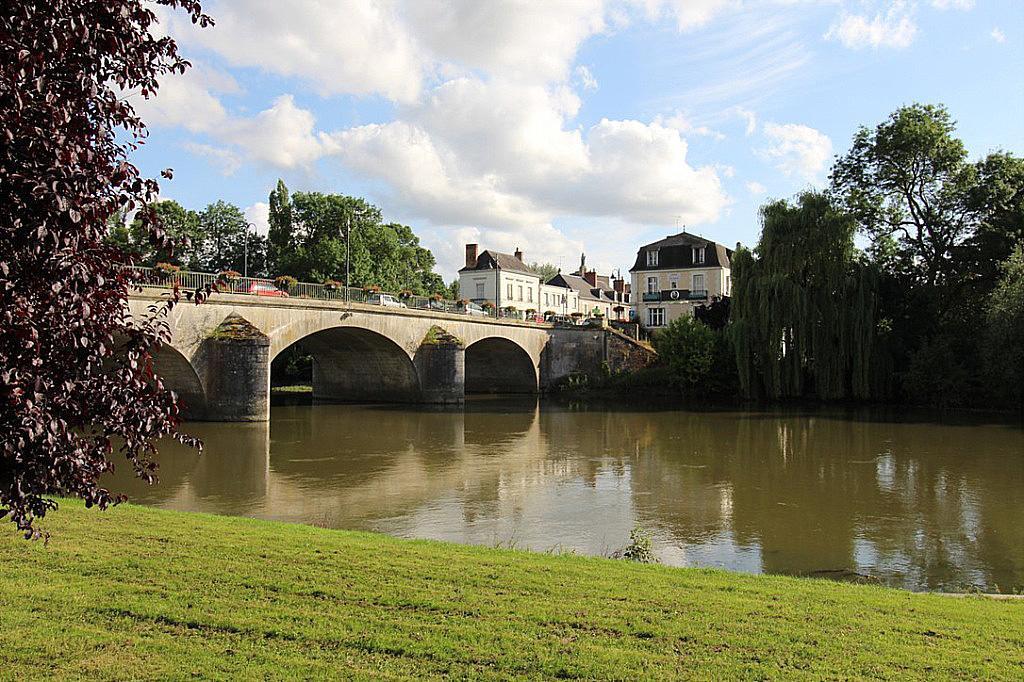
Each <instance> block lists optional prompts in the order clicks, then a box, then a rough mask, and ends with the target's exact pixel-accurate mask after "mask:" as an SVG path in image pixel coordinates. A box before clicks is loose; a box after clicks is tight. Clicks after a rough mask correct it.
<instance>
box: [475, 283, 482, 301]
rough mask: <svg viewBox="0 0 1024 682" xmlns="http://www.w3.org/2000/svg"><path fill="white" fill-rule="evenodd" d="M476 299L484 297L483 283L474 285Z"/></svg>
mask: <svg viewBox="0 0 1024 682" xmlns="http://www.w3.org/2000/svg"><path fill="white" fill-rule="evenodd" d="M476 297H477V298H483V297H484V283H483V282H477V283H476Z"/></svg>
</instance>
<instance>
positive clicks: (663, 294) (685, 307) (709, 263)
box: [629, 232, 733, 328]
mask: <svg viewBox="0 0 1024 682" xmlns="http://www.w3.org/2000/svg"><path fill="white" fill-rule="evenodd" d="M732 253H733V252H732V251H730V250H729V249H727V248H725V247H724V246H722V245H721V244H717V243H715V242H713V241H710V240H708V239H704V238H703V237H698V236H696V235H693V234H690V233H688V232H680V233H679V234H675V235H671V236H669V237H666V238H664V239H662V240H660V241H657V242H653V243H651V244H646V245H645V246H641V247H640V250H639V251H637V254H636V262H635V263H634V264H633V267H632V268H630V269H629V272H630V274H632V277H633V282H632V285H633V286H632V294H633V299H634V301H635V303H636V308H637V318H638V320H639V322H640V323H641V324H643V325H644V326H646V327H648V328H657V327H664V326H665V325H667V324H669V323H670V322H672V321H673V320H675V319H676V318H679V317H682V316H683V315H693V310H694V308H695V307H696V306H698V305H704V304H706V303H708V302H709V301H711V300H712V299H714V298H721V297H723V296H731V295H732V275H731V264H730V259H731V258H732Z"/></svg>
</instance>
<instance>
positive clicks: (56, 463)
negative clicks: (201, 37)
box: [0, 0, 211, 538]
mask: <svg viewBox="0 0 1024 682" xmlns="http://www.w3.org/2000/svg"><path fill="white" fill-rule="evenodd" d="M5 5H6V9H5V10H4V12H3V13H2V14H0V517H5V518H9V520H10V521H13V523H14V524H16V525H17V527H18V529H19V530H21V531H22V532H24V534H25V536H26V537H29V538H30V537H37V536H39V534H40V532H39V529H38V523H37V520H38V518H39V517H42V516H43V515H44V514H45V513H46V511H47V510H49V509H53V508H55V506H56V504H55V503H54V502H53V500H52V498H53V497H55V496H75V497H81V498H82V499H84V500H85V502H86V505H88V506H92V505H97V506H99V507H101V508H104V507H106V506H107V505H110V504H113V503H117V502H119V501H120V500H121V499H123V498H122V497H121V496H119V495H116V494H113V493H111V492H110V491H108V490H105V489H104V488H103V487H101V485H100V483H99V479H100V476H101V475H102V474H103V473H104V472H106V471H108V470H109V469H111V467H112V466H113V461H112V458H113V457H114V455H115V452H119V453H120V454H121V455H123V456H124V457H126V459H127V461H128V462H129V463H130V465H131V466H132V467H133V468H134V470H135V472H136V473H137V474H138V475H139V476H140V477H142V478H144V479H146V480H152V479H153V478H154V473H155V469H156V466H155V463H154V462H153V455H154V454H155V452H156V443H157V441H158V440H159V439H161V438H165V437H173V438H176V439H178V440H179V441H181V442H182V443H186V444H188V445H192V446H196V447H199V446H200V444H199V443H198V441H196V440H195V439H192V438H189V437H187V436H184V435H182V434H180V433H179V432H178V426H179V423H180V417H179V410H178V406H177V402H176V397H175V395H174V394H173V393H172V392H171V391H170V390H169V389H168V388H167V387H166V386H164V384H163V383H162V382H161V380H160V378H159V377H157V376H155V375H154V373H153V363H152V358H151V356H150V351H151V349H152V348H153V347H154V346H155V345H156V344H159V343H161V342H162V341H165V340H166V339H167V335H168V333H169V327H168V325H167V322H166V316H167V312H168V311H169V310H170V308H171V307H173V306H174V305H175V304H176V303H178V302H179V301H180V300H181V298H182V296H183V294H182V293H181V292H179V291H177V290H175V291H174V292H172V293H171V294H170V295H169V297H168V299H167V301H166V302H165V303H162V304H160V305H157V306H153V307H151V308H150V313H149V316H148V318H147V319H145V320H141V321H139V320H133V319H132V317H131V316H130V315H129V314H128V312H127V305H126V303H127V296H128V292H129V290H130V288H131V287H132V286H133V285H135V280H134V279H133V276H132V275H131V274H130V273H129V272H127V271H126V270H125V269H124V267H123V266H124V264H125V263H127V262H128V257H127V256H126V255H124V254H122V253H121V252H120V251H118V250H116V249H114V248H112V247H110V246H107V245H105V244H104V238H105V236H106V235H107V230H108V228H107V224H108V219H109V218H110V217H111V215H113V214H114V213H115V212H116V211H137V212H138V216H139V217H140V218H141V219H142V221H143V222H144V223H145V224H146V225H147V226H148V231H149V233H150V235H151V238H152V240H153V241H154V243H155V244H157V245H160V246H163V247H169V246H171V245H169V244H167V243H166V242H167V238H166V236H165V235H164V233H163V230H162V229H161V227H160V225H159V224H158V218H157V216H156V213H155V212H154V211H152V210H151V209H150V208H149V204H150V203H151V202H154V201H155V200H156V198H157V195H158V186H157V182H156V181H155V180H152V179H146V178H144V177H142V176H141V174H140V173H139V171H138V169H136V168H135V167H134V166H133V165H132V164H131V163H129V160H128V159H129V154H130V152H132V151H133V150H134V149H136V148H137V146H138V145H139V144H141V143H142V141H143V140H144V138H145V135H146V128H145V125H144V124H143V122H142V120H140V118H139V117H138V116H137V115H136V113H135V111H134V110H133V108H132V106H131V104H130V101H129V99H128V98H129V96H141V97H149V96H152V95H153V94H154V93H155V92H156V90H157V85H158V80H159V78H160V77H161V76H163V75H165V74H171V73H183V72H184V71H185V70H186V69H187V68H188V66H189V64H188V62H186V61H185V60H183V59H182V58H181V57H180V56H179V55H178V50H177V46H176V45H175V42H174V40H172V39H171V38H170V37H168V36H165V35H161V34H160V33H158V32H156V31H154V29H155V28H156V25H157V18H156V15H155V14H154V12H153V11H152V9H154V8H155V6H156V5H162V6H164V8H165V11H183V12H185V13H186V14H187V15H188V16H189V17H190V19H191V20H192V22H193V23H195V24H199V25H201V26H206V25H208V24H210V23H211V20H210V19H209V17H207V16H206V15H204V14H203V12H202V8H201V7H200V5H199V3H198V2H197V1H196V0H155V2H153V1H149V2H147V1H145V0H24V1H23V2H14V3H5ZM164 175H165V176H166V177H170V171H165V172H164ZM208 294H209V291H195V292H188V293H186V294H184V296H185V297H187V298H190V299H193V300H194V301H195V302H199V301H201V300H202V299H204V298H205V296H206V295H208Z"/></svg>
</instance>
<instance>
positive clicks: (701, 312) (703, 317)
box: [693, 296, 730, 331]
mask: <svg viewBox="0 0 1024 682" xmlns="http://www.w3.org/2000/svg"><path fill="white" fill-rule="evenodd" d="M729 309H730V299H729V297H728V296H714V297H712V299H711V301H710V302H709V303H707V304H706V305H699V306H697V307H696V308H694V309H693V316H694V317H696V318H697V320H699V321H700V322H703V323H704V324H705V325H707V326H708V327H711V328H712V329H715V330H718V331H721V330H722V329H725V326H726V325H727V324H729Z"/></svg>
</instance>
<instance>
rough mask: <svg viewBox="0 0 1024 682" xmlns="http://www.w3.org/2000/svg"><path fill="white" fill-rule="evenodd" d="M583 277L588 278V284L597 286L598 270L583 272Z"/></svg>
mask: <svg viewBox="0 0 1024 682" xmlns="http://www.w3.org/2000/svg"><path fill="white" fill-rule="evenodd" d="M583 279H585V280H587V284H589V285H590V286H592V287H596V286H597V270H591V271H590V272H585V273H583Z"/></svg>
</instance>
